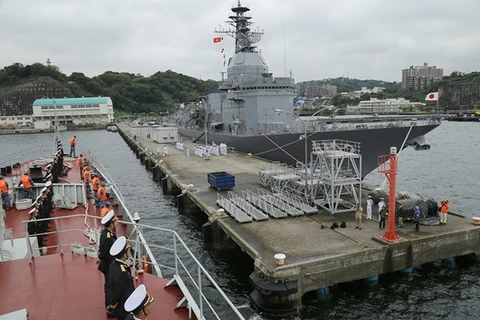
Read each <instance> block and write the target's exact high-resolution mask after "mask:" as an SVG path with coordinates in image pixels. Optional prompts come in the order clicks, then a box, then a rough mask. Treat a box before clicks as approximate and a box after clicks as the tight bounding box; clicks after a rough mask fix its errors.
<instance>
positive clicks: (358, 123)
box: [215, 117, 440, 136]
mask: <svg viewBox="0 0 480 320" xmlns="http://www.w3.org/2000/svg"><path fill="white" fill-rule="evenodd" d="M306 118H308V117H306ZM412 122H414V125H415V126H426V125H436V124H439V123H440V120H439V119H437V118H435V117H429V118H425V119H423V118H421V119H417V118H412V117H398V118H374V117H369V118H345V119H338V118H329V119H326V118H324V119H311V120H309V119H307V121H306V124H307V128H308V131H309V133H314V132H330V131H352V130H370V129H385V128H396V127H399V128H403V127H410V126H411V124H412ZM265 124H267V125H269V124H270V123H265ZM284 125H289V126H290V128H289V129H288V130H287V131H285V130H283V129H277V130H272V131H270V130H267V131H262V132H264V133H265V134H284V133H299V134H302V133H304V132H305V127H304V126H303V124H302V123H301V122H300V121H294V120H293V121H291V122H290V123H284ZM261 126H262V124H260V127H261ZM215 133H220V134H227V135H232V133H231V132H230V131H228V130H224V131H216V132H215ZM234 135H236V136H251V135H258V132H257V131H254V132H252V133H251V134H250V133H249V132H247V131H246V130H245V131H240V130H237V132H236V134H234Z"/></svg>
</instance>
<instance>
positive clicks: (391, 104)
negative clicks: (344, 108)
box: [349, 98, 425, 114]
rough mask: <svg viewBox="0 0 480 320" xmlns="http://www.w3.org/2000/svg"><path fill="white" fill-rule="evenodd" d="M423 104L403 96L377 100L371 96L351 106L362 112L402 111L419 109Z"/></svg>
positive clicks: (354, 110)
mask: <svg viewBox="0 0 480 320" xmlns="http://www.w3.org/2000/svg"><path fill="white" fill-rule="evenodd" d="M424 106H425V103H422V102H410V100H405V99H404V98H398V99H385V100H379V99H376V98H372V99H370V100H367V101H360V103H359V105H358V107H353V108H351V110H349V111H352V112H358V113H362V114H376V113H378V114H382V113H395V114H398V113H402V112H404V111H405V110H406V109H411V110H412V111H414V110H420V109H422V107H424Z"/></svg>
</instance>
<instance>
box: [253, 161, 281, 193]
mask: <svg viewBox="0 0 480 320" xmlns="http://www.w3.org/2000/svg"><path fill="white" fill-rule="evenodd" d="M285 168H286V165H285V164H282V163H280V162H278V161H275V162H272V163H269V164H267V165H265V166H264V167H263V168H262V169H261V170H260V171H259V173H258V176H259V180H260V185H261V186H263V187H265V188H271V187H272V185H273V180H272V177H273V176H276V175H281V174H285Z"/></svg>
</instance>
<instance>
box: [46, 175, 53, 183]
mask: <svg viewBox="0 0 480 320" xmlns="http://www.w3.org/2000/svg"><path fill="white" fill-rule="evenodd" d="M51 177H52V174H51V173H49V174H47V176H46V177H45V178H46V179H50V178H51ZM48 182H50V181H48Z"/></svg>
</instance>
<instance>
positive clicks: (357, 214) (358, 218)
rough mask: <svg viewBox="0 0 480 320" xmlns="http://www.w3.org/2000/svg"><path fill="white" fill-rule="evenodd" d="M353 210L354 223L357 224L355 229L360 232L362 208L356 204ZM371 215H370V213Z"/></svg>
mask: <svg viewBox="0 0 480 320" xmlns="http://www.w3.org/2000/svg"><path fill="white" fill-rule="evenodd" d="M354 209H355V222H356V223H357V226H356V227H355V229H359V230H362V214H363V208H362V206H361V205H360V204H359V203H357V204H356V205H355V207H354ZM370 214H371V213H370Z"/></svg>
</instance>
